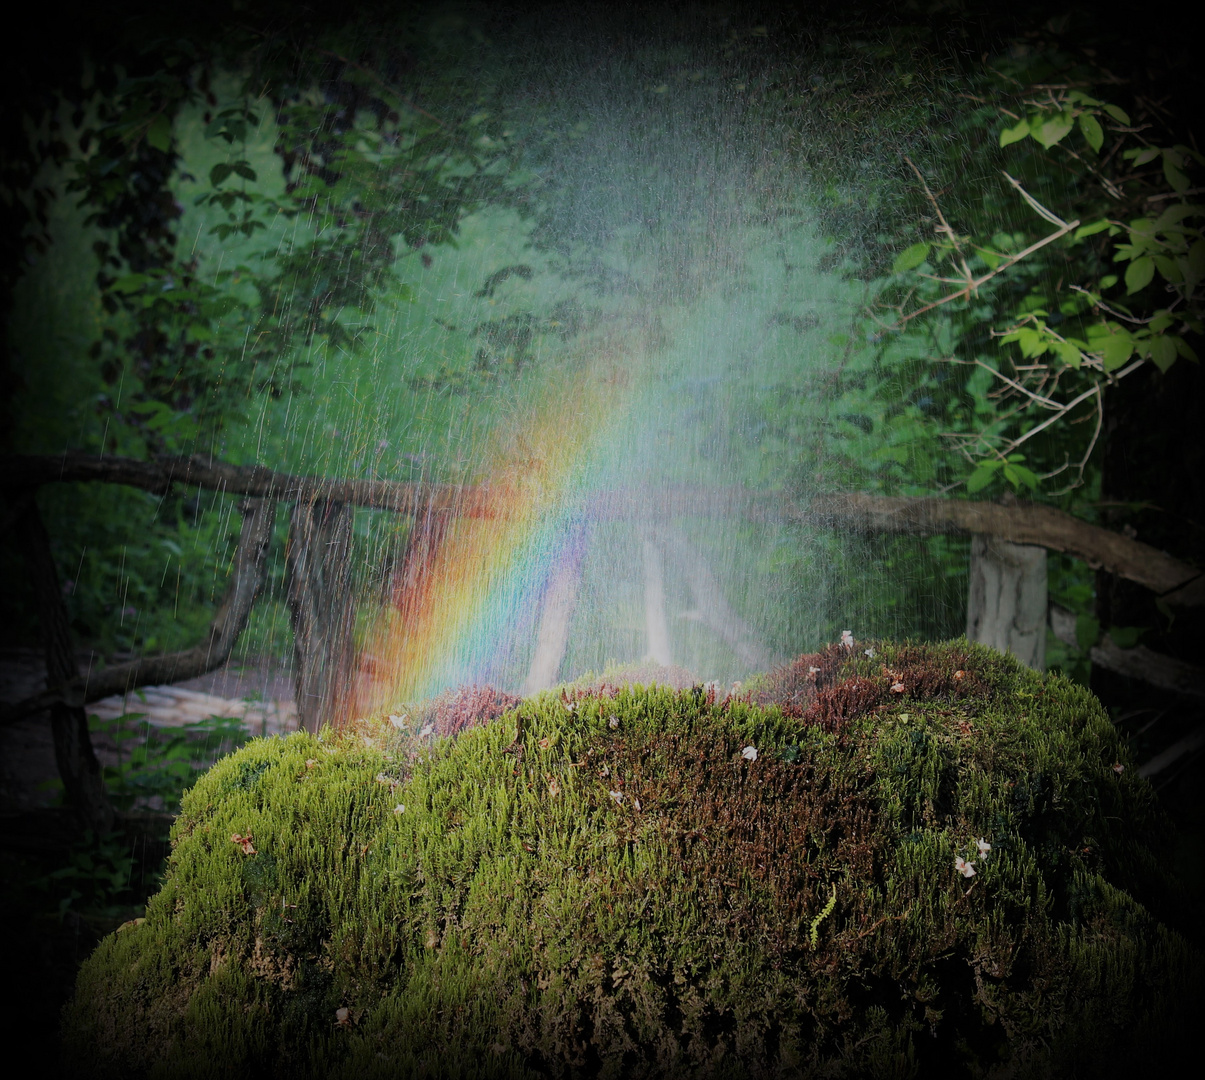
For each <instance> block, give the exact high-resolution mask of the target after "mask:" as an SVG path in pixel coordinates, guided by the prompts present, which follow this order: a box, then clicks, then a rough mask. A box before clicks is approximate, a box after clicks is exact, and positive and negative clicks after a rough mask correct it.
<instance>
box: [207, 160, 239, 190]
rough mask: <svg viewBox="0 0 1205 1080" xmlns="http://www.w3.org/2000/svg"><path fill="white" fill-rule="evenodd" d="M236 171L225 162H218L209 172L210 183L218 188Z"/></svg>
mask: <svg viewBox="0 0 1205 1080" xmlns="http://www.w3.org/2000/svg"><path fill="white" fill-rule="evenodd" d="M233 171H234V169H233V167H232V166H230V165H227V164H226V163H225V162H224V161H223V162H218V164H217V165H215V166H214V167H213V168H212V169H210V170H209V182H210V183H211V184H212V185H213V186H214V187H217V186H218V185H219V184H220V183H221V182H222V181H223V180H225V179H226V177H228V176H229V175H230V174H231V173H232V172H233Z"/></svg>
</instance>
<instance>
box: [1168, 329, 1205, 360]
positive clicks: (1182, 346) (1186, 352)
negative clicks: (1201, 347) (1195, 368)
mask: <svg viewBox="0 0 1205 1080" xmlns="http://www.w3.org/2000/svg"><path fill="white" fill-rule="evenodd" d="M1167 336H1168V338H1169V340H1171V341H1172V342H1173V343H1174V344H1175V346H1176V352H1177V353H1178V354H1179V355H1180V356H1182V357H1184V359H1185V360H1191V361H1192V362H1193V363H1194V364H1197V363H1200V361H1199V360H1198V359H1197V354H1196V353H1195V352H1194V351H1193V347H1192V346H1191V345H1189V344H1188V342H1187V341H1185V340H1184V339H1183V338H1182V337H1180V336H1178V335H1176V334H1168V335H1167Z"/></svg>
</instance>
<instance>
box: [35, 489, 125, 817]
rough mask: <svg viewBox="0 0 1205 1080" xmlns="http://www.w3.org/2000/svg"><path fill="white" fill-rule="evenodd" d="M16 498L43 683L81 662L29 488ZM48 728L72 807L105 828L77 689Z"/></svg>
mask: <svg viewBox="0 0 1205 1080" xmlns="http://www.w3.org/2000/svg"><path fill="white" fill-rule="evenodd" d="M18 499H20V500H21V501H22V502H23V505H22V506H21V508H20V510H19V511H18V514H17V517H16V521H15V522H14V524H15V527H16V530H17V533H18V535H19V538H20V542H21V546H22V548H23V549H24V552H25V558H26V560H27V562H28V566H29V573H30V576H31V578H32V579H33V586H34V591H35V593H36V595H37V598H38V621H39V622H40V623H41V627H42V643H43V646H44V648H45V651H46V685H47V686H48V687H52V686H58V685H63V684H67V683H72V682H75V681H77V680H78V679H79V674H80V673H79V665H78V664H77V663H76V659H75V647H74V644H73V643H72V640H71V620H70V618H69V616H68V614H67V607H66V605H65V604H64V603H63V593H62V589H61V588H60V586H59V575H58V571H57V570H56V569H55V566H54V558H53V556H52V555H51V553H50V537H49V535H48V534H47V532H46V525H45V523H44V522H43V521H42V515H41V513H40V512H39V510H38V504H37V500H36V499H35V497H34V492H33V490H29V491H27V492H25V493H24V494H23V495H21V496H18ZM50 730H51V733H52V736H53V739H54V758H55V762H56V763H57V765H58V767H59V776H60V777H62V780H63V788H64V791H65V793H66V796H67V802H68V803H69V804H70V805H71V806H72V807H73V808H74V809H75V813H76V815H77V816H78V818H79V820H80V824H81V825H82V826H83V827H84V828H87V829H91V830H92V831H93V832H95V833H97V834H101V833H107V832H109V831H110V830H111V829H112V828H113V822H114V813H113V805H112V803H110V802H109V796H108V793H107V792H106V791H105V781H104V776H103V774H102V773H101V769H100V762H99V761H97V759H96V751H95V750H93V748H92V737H91V736H90V735H89V734H88V717H87V715H86V714H85V712H84V702H83V698H82V696H81V695H76V700H70V701H65V700H62V699H59V700H56V701H54V702H53V703H52V704H51V706H50Z"/></svg>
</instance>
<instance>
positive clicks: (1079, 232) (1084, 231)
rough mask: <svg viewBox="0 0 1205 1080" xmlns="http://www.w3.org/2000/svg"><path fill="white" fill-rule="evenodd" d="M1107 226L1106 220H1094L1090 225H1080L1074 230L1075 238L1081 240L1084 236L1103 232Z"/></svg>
mask: <svg viewBox="0 0 1205 1080" xmlns="http://www.w3.org/2000/svg"><path fill="white" fill-rule="evenodd" d="M1108 227H1109V222H1108V221H1107V220H1101V221H1094V222H1092V224H1091V225H1081V226H1080V227H1079V228H1078V229H1076V230H1075V238H1076V239H1077V240H1082V239H1083V238H1084V237H1085V236H1095V235H1096V234H1097V233H1098V232H1104V231H1105V229H1107V228H1108Z"/></svg>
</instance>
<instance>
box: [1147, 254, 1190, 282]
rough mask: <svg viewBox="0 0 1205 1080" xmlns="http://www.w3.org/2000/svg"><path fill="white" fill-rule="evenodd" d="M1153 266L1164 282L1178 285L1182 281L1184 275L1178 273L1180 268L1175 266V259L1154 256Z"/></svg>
mask: <svg viewBox="0 0 1205 1080" xmlns="http://www.w3.org/2000/svg"><path fill="white" fill-rule="evenodd" d="M1154 258H1155V266H1156V267H1157V268H1158V270H1159V273H1160V274H1162V275H1163V279H1164V281H1170V282H1172V283H1173V284H1178V283H1179V282H1181V281H1183V280H1184V274H1183V273H1182V272H1181V271H1180V267H1179V266H1177V265H1176V260H1175V259H1169V258H1168V257H1167V256H1166V255H1156V256H1155V257H1154Z"/></svg>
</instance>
